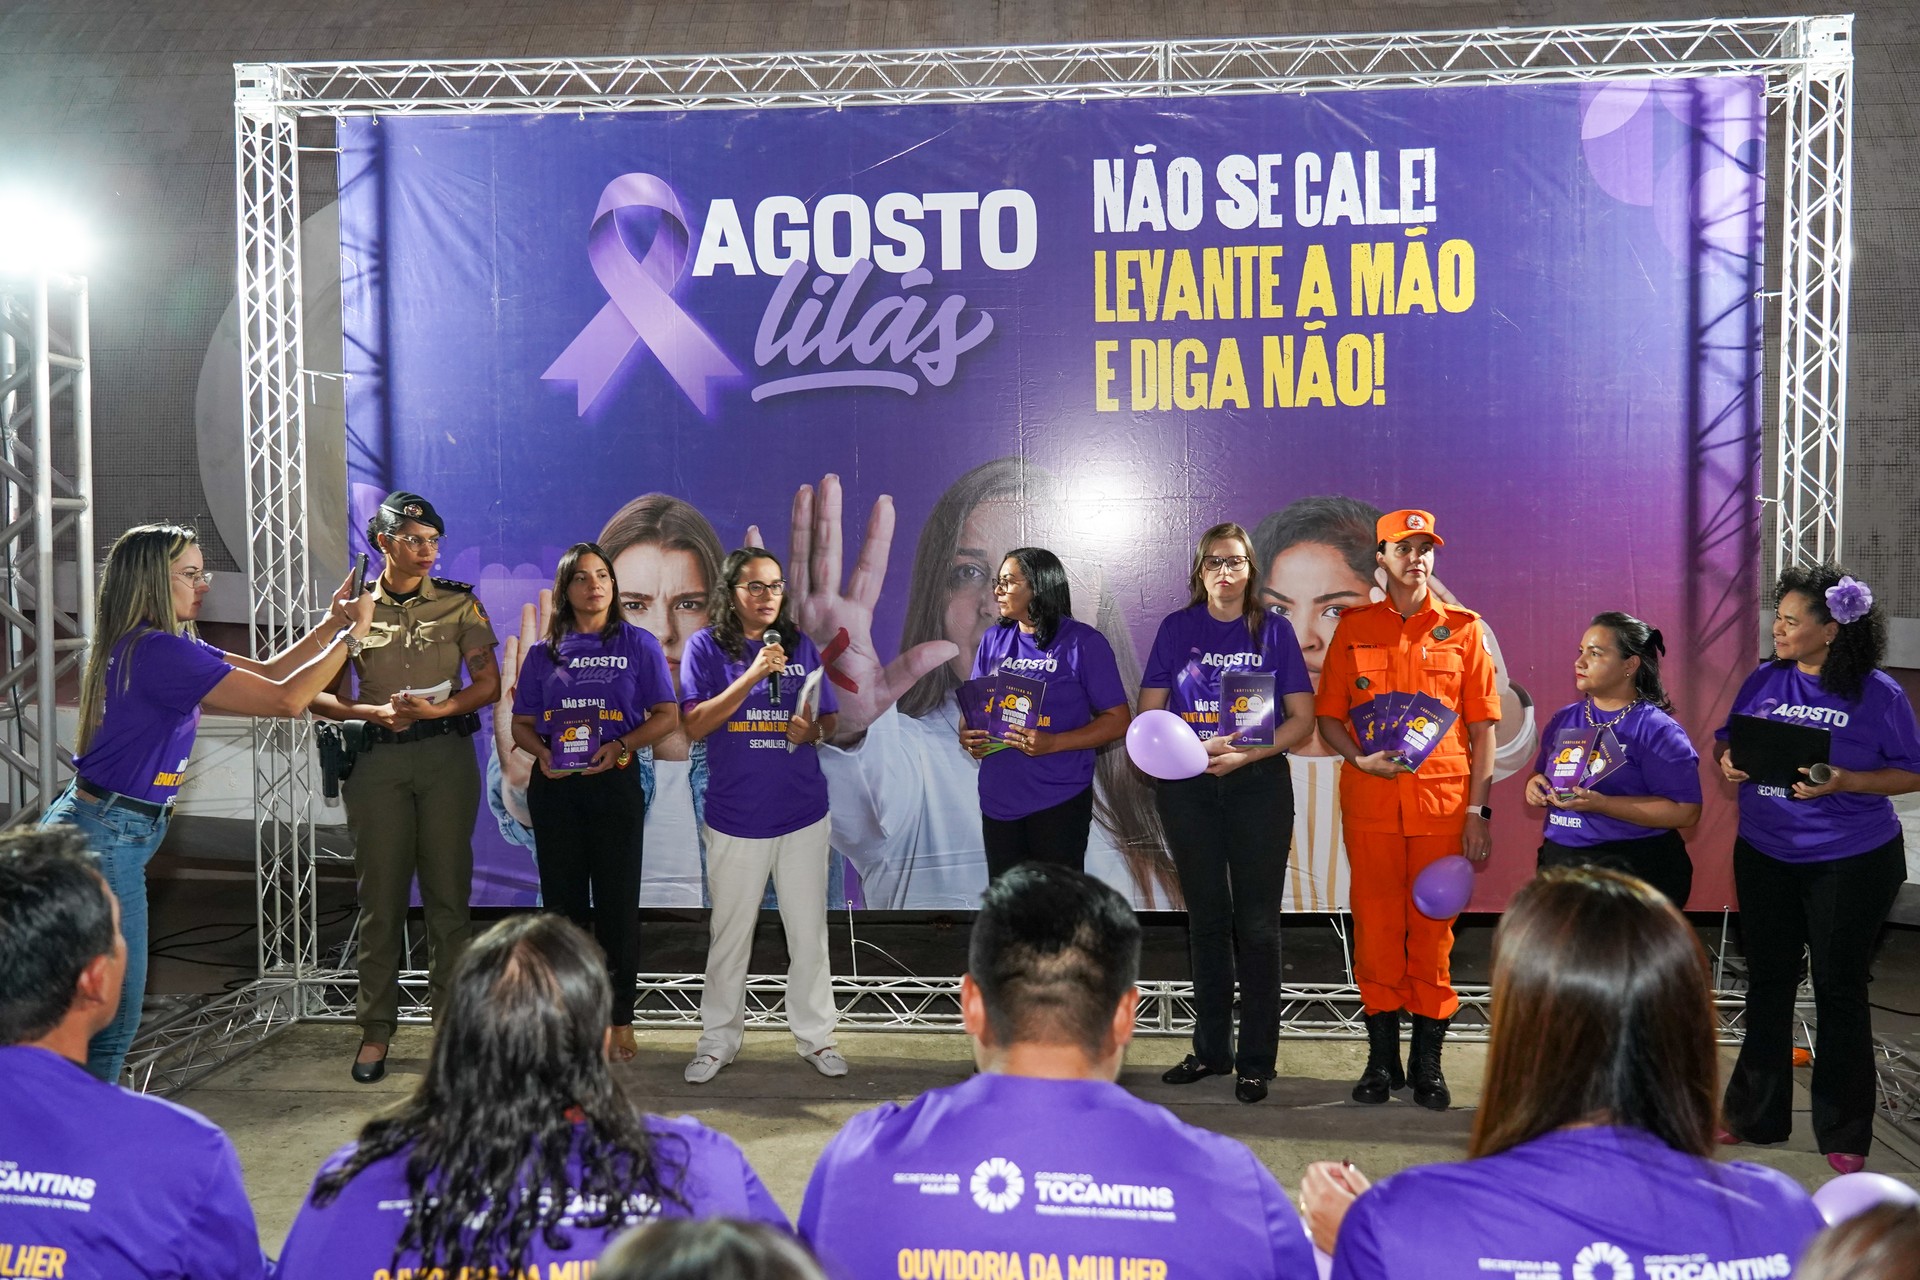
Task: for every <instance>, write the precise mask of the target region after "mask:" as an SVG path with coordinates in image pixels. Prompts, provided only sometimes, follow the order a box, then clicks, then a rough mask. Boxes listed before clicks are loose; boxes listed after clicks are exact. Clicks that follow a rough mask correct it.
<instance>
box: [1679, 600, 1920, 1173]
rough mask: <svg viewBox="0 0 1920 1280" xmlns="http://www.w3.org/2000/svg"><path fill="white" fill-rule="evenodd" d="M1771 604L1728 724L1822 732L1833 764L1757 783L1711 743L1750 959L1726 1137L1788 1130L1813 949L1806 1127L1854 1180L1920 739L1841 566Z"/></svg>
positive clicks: (1875, 630) (1870, 1105)
mask: <svg viewBox="0 0 1920 1280" xmlns="http://www.w3.org/2000/svg"><path fill="white" fill-rule="evenodd" d="M1773 598H1774V605H1775V607H1774V616H1773V656H1772V657H1771V658H1769V659H1768V660H1767V661H1765V662H1762V663H1761V664H1760V669H1759V670H1757V671H1755V672H1754V673H1753V674H1752V675H1750V676H1748V677H1747V680H1746V683H1745V684H1743V685H1741V686H1740V692H1739V693H1738V694H1736V695H1735V697H1734V699H1733V708H1732V712H1731V715H1747V716H1765V717H1767V718H1769V719H1774V720H1785V721H1788V722H1790V723H1796V724H1809V725H1818V726H1821V727H1823V728H1825V729H1827V730H1828V731H1829V732H1830V733H1831V734H1832V735H1833V737H1832V745H1831V747H1830V750H1829V757H1828V758H1829V761H1830V762H1831V770H1830V772H1829V771H1823V777H1822V780H1820V781H1817V782H1816V781H1815V780H1814V779H1813V777H1812V775H1811V772H1810V771H1809V770H1806V769H1803V770H1801V772H1802V773H1805V774H1808V777H1807V778H1806V780H1805V781H1802V782H1796V783H1794V784H1793V785H1792V786H1791V787H1777V786H1762V785H1760V784H1758V783H1756V782H1754V781H1753V780H1752V779H1750V778H1749V777H1748V776H1747V774H1746V773H1745V772H1744V771H1742V770H1741V769H1740V767H1739V764H1738V762H1737V761H1736V760H1735V759H1734V758H1733V755H1732V753H1731V752H1730V751H1729V750H1728V742H1727V734H1728V729H1729V727H1730V726H1731V724H1732V719H1731V716H1730V717H1729V719H1728V724H1727V725H1724V726H1722V727H1721V728H1720V729H1719V730H1718V731H1717V733H1716V734H1715V737H1717V738H1718V739H1719V742H1718V744H1717V745H1716V746H1715V748H1714V756H1715V758H1716V759H1717V760H1718V761H1719V764H1720V771H1721V773H1722V774H1724V775H1725V776H1726V779H1727V780H1728V781H1729V782H1733V783H1738V784H1739V787H1740V831H1739V836H1738V838H1737V839H1735V841H1734V845H1733V879H1734V887H1735V889H1736V890H1737V891H1738V893H1739V895H1740V932H1741V937H1742V939H1743V940H1744V945H1745V950H1746V954H1747V1012H1746V1027H1747V1038H1746V1041H1745V1043H1743V1044H1742V1045H1741V1047H1740V1060H1739V1062H1738V1063H1736V1064H1735V1066H1734V1068H1733V1074H1732V1076H1731V1077H1729V1079H1728V1080H1727V1095H1726V1103H1725V1122H1726V1128H1725V1130H1724V1131H1723V1132H1722V1133H1721V1135H1720V1140H1721V1141H1722V1142H1724V1143H1729V1144H1731V1143H1737V1142H1741V1141H1747V1142H1780V1141H1784V1140H1785V1139H1786V1137H1787V1135H1788V1134H1789V1133H1790V1132H1791V1131H1792V1129H1793V1001H1794V993H1795V991H1796V990H1797V989H1798V988H1799V985H1800V958H1801V955H1802V953H1803V952H1805V951H1807V950H1809V949H1811V951H1812V961H1813V998H1814V1005H1815V1007H1816V1008H1817V1010H1818V1011H1819V1026H1818V1028H1817V1029H1816V1030H1815V1033H1814V1037H1815V1038H1814V1051H1813V1082H1812V1092H1813V1132H1814V1137H1815V1138H1816V1139H1818V1141H1819V1143H1820V1150H1821V1151H1823V1152H1825V1153H1826V1156H1827V1163H1828V1164H1830V1165H1832V1166H1833V1168H1834V1169H1835V1171H1837V1172H1839V1173H1853V1172H1855V1171H1856V1170H1858V1169H1860V1168H1861V1167H1862V1166H1863V1165H1864V1164H1865V1163H1866V1155H1867V1148H1868V1147H1869V1146H1870V1145H1871V1144H1872V1142H1873V1109H1874V1070H1873V1023H1872V1018H1871V1014H1870V1012H1869V1010H1868V1006H1867V980H1868V977H1869V966H1870V964H1871V961H1872V958H1873V947H1874V942H1875V940H1876V939H1877V938H1878V937H1879V933H1880V926H1881V925H1882V924H1883V923H1885V921H1886V918H1887V912H1888V911H1889V910H1891V909H1892V907H1893V899H1894V895H1895V894H1897V893H1898V892H1899V891H1900V885H1901V884H1902V883H1903V882H1904V881H1905V880H1906V878H1907V860H1906V849H1905V845H1904V843H1903V841H1902V840H1901V835H1900V820H1899V818H1897V817H1896V816H1895V815H1894V812H1893V803H1892V801H1891V800H1889V799H1888V797H1890V796H1897V795H1902V794H1904V793H1906V792H1909V791H1915V790H1920V731H1916V728H1915V725H1914V718H1913V706H1912V704H1911V703H1909V702H1908V701H1907V695H1906V693H1905V692H1904V691H1903V690H1902V689H1901V688H1900V686H1899V685H1898V684H1896V683H1895V682H1894V680H1893V677H1891V676H1889V675H1887V674H1886V673H1885V672H1884V671H1881V670H1879V666H1880V661H1881V659H1882V658H1883V657H1885V656H1886V651H1887V623H1886V618H1885V616H1884V615H1883V613H1882V611H1881V609H1880V607H1879V606H1878V605H1876V604H1874V602H1873V593H1872V591H1870V590H1869V589H1868V588H1867V585H1866V584H1865V583H1863V582H1857V581H1855V580H1854V579H1853V578H1852V577H1850V576H1848V575H1847V574H1845V573H1843V572H1842V571H1841V570H1840V569H1839V568H1838V567H1837V566H1835V565H1831V564H1822V565H1811V566H1801V567H1795V568H1792V569H1788V570H1787V571H1786V572H1785V573H1783V574H1781V575H1780V581H1779V583H1778V585H1777V586H1776V587H1775V588H1774V593H1773Z"/></svg>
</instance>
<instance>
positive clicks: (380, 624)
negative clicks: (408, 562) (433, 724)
mask: <svg viewBox="0 0 1920 1280" xmlns="http://www.w3.org/2000/svg"><path fill="white" fill-rule="evenodd" d="M373 591H374V606H373V631H372V632H371V633H370V634H369V635H368V636H367V647H366V649H365V650H364V651H363V652H362V653H361V655H360V656H359V657H357V658H355V659H354V660H353V674H354V677H355V679H356V680H358V681H359V688H360V692H359V695H358V698H359V700H360V701H361V702H386V701H388V700H389V699H391V698H392V697H393V695H394V694H396V693H404V692H410V691H411V692H424V691H426V690H429V689H432V688H433V687H434V686H435V685H437V684H440V683H441V682H442V681H445V682H446V683H447V686H448V687H447V690H446V692H445V693H442V694H440V695H439V696H438V697H436V698H435V701H444V700H445V699H447V698H449V697H451V696H453V694H455V693H458V692H459V691H460V688H461V683H460V667H461V663H462V661H463V660H464V657H465V655H466V654H468V653H471V652H473V651H474V650H475V649H491V648H493V647H494V646H495V645H497V644H499V642H500V641H499V637H497V636H495V635H494V633H493V623H492V621H491V620H490V619H488V617H487V611H486V609H485V608H484V607H483V606H482V605H481V603H480V600H479V598H478V597H477V596H475V595H474V594H473V588H472V587H471V586H470V585H468V584H467V583H464V582H455V581H453V580H452V579H450V578H427V579H424V580H422V582H421V583H420V591H419V594H417V595H415V596H414V597H413V599H411V600H407V601H404V602H401V601H395V600H394V599H393V597H392V596H390V595H389V594H388V593H387V586H386V582H385V581H384V580H376V581H375V583H374V587H373Z"/></svg>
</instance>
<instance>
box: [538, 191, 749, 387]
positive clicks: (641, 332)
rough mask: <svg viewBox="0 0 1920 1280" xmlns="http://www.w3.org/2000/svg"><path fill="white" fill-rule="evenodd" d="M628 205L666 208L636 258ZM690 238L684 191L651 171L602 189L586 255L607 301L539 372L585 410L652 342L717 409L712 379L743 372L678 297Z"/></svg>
mask: <svg viewBox="0 0 1920 1280" xmlns="http://www.w3.org/2000/svg"><path fill="white" fill-rule="evenodd" d="M626 209H657V210H658V211H659V213H660V225H659V228H658V230H656V231H655V232H654V235H653V243H652V244H650V245H649V246H648V247H647V250H646V252H645V253H643V254H641V255H640V256H639V257H637V258H636V257H634V255H633V251H632V250H631V249H630V248H628V247H627V243H626V241H625V240H623V239H622V238H621V236H620V228H619V215H620V213H621V211H622V210H626ZM687 241H688V236H687V219H686V214H685V213H683V212H682V211H681V208H680V197H679V196H677V195H675V194H674V191H673V188H672V187H670V186H668V185H667V184H666V183H665V182H663V181H661V180H660V179H659V178H656V177H654V176H653V175H652V174H650V173H628V174H623V175H621V176H620V177H618V178H615V179H614V180H613V181H612V182H609V183H608V184H607V188H606V190H605V191H603V192H601V193H600V205H599V207H598V208H597V209H595V210H594V211H593V228H592V230H591V231H589V232H588V234H587V260H588V261H589V262H591V263H592V264H593V274H594V275H595V276H597V277H598V278H599V280H600V284H601V286H602V287H603V288H605V289H606V291H607V305H606V306H604V307H602V308H600V311H599V313H598V314H596V315H595V316H594V317H593V319H592V320H590V321H588V322H587V327H586V328H584V329H582V330H581V331H580V333H579V335H578V336H577V337H575V338H574V340H573V341H572V342H571V343H570V344H568V346H567V349H566V350H565V351H563V352H561V353H560V358H559V359H557V360H555V361H554V362H553V363H552V364H551V365H549V366H547V371H546V372H545V373H543V374H541V375H540V377H541V380H542V381H546V382H572V383H573V384H574V386H575V392H576V395H577V396H578V405H579V412H580V413H581V414H583V415H584V414H585V413H586V412H587V410H588V409H589V408H591V407H592V406H593V404H594V402H595V401H597V400H599V398H600V397H601V395H602V394H603V393H604V392H605V391H606V389H607V386H608V384H609V383H610V382H611V381H612V380H613V375H614V373H615V372H616V371H617V370H618V369H619V368H620V365H621V363H622V362H623V361H624V360H625V359H626V358H627V353H628V352H630V351H632V350H633V348H634V346H635V344H637V343H642V342H644V343H646V345H647V349H648V350H650V351H652V352H653V354H654V358H655V359H657V360H659V361H660V363H661V365H662V366H663V367H664V368H665V369H666V371H667V372H668V373H669V374H670V375H672V377H673V380H674V381H675V382H677V383H679V384H680V390H681V391H683V392H685V393H686V397H687V399H688V400H689V401H691V402H692V404H693V407H694V408H696V409H698V410H699V411H700V412H701V413H702V414H704V415H705V416H707V417H712V416H713V409H714V403H713V400H714V397H713V385H712V384H713V382H714V380H715V379H718V378H737V377H739V376H740V370H739V368H738V366H736V365H735V364H734V363H733V361H732V360H731V359H729V358H728V357H727V353H726V352H724V351H722V350H721V349H720V346H719V344H718V343H716V342H715V341H714V340H713V338H712V337H710V336H709V335H708V333H707V331H706V330H705V329H702V328H701V327H700V325H699V324H698V323H697V322H696V321H695V320H694V319H693V317H691V316H689V315H688V314H687V313H686V312H685V311H682V310H681V309H680V304H679V303H677V302H675V301H674V300H673V286H674V284H675V282H676V281H678V280H679V278H680V274H681V271H682V269H683V268H684V267H685V266H686V262H687Z"/></svg>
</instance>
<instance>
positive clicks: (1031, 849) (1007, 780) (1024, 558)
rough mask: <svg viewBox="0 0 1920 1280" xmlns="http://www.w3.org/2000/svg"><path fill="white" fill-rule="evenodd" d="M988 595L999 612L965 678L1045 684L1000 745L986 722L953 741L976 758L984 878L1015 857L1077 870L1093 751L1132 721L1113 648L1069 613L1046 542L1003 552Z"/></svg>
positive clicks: (1067, 593)
mask: <svg viewBox="0 0 1920 1280" xmlns="http://www.w3.org/2000/svg"><path fill="white" fill-rule="evenodd" d="M993 598H994V602H995V604H997V605H998V606H999V609H1000V618H999V620H998V621H997V622H996V623H995V624H994V625H993V626H991V627H988V628H987V631H986V634H985V635H983V636H981V637H980V647H979V649H978V650H976V651H975V653H974V656H973V678H974V679H975V680H981V679H986V678H989V677H993V676H1011V677H1013V678H1015V679H1018V680H1024V681H1030V682H1035V683H1038V684H1043V685H1045V686H1046V691H1045V692H1044V693H1043V694H1041V696H1040V706H1039V710H1038V712H1037V713H1036V714H1035V715H1034V717H1033V719H1034V721H1035V723H1032V724H1029V725H1027V726H1026V727H1025V728H1017V729H1012V730H1009V731H1008V732H1007V733H1006V734H1005V736H1004V738H1003V739H1002V740H1001V741H1002V742H1003V743H1004V747H1001V746H1000V744H999V743H996V742H995V741H994V740H993V737H992V735H991V734H989V733H988V732H987V731H986V730H984V729H962V730H961V731H960V745H961V746H962V747H964V748H965V749H966V750H967V752H968V753H969V754H971V755H972V756H973V757H974V758H975V759H976V760H979V761H980V828H981V836H982V839H983V842H984V843H985V845H986V853H987V878H988V879H989V880H993V879H995V878H997V877H998V876H1000V875H1001V873H1003V872H1005V871H1007V870H1009V869H1010V868H1012V867H1015V866H1018V865H1019V864H1020V863H1022V862H1052V863H1057V864H1060V865H1062V866H1068V867H1072V868H1073V869H1074V870H1075V871H1084V870H1085V869H1086V865H1085V864H1086V857H1087V836H1088V833H1089V832H1090V831H1091V829H1092V827H1093V800H1094V795H1093V764H1094V753H1095V752H1096V751H1097V750H1098V749H1099V748H1101V747H1103V746H1105V745H1106V744H1108V743H1109V742H1112V741H1114V740H1115V739H1116V738H1119V737H1120V736H1121V735H1122V734H1124V733H1126V731H1127V725H1128V723H1129V722H1130V721H1132V719H1133V709H1132V708H1131V707H1129V706H1128V705H1127V690H1126V686H1125V685H1123V684H1121V682H1120V668H1119V665H1118V664H1117V663H1116V662H1115V661H1114V656H1113V646H1112V645H1111V644H1109V643H1108V642H1107V638H1106V637H1105V636H1103V635H1101V634H1100V632H1099V631H1098V630H1096V629H1094V628H1093V627H1090V626H1088V625H1087V624H1086V623H1084V622H1081V621H1080V620H1079V619H1077V618H1075V617H1074V616H1073V594H1072V592H1071V590H1070V589H1069V588H1068V586H1067V570H1066V566H1064V565H1062V564H1061V563H1060V557H1058V556H1056V555H1054V554H1053V552H1051V551H1048V550H1046V549H1045V548H1042V547H1016V548H1014V549H1013V550H1012V551H1009V552H1007V554H1006V555H1005V556H1004V557H1003V558H1002V559H1001V561H1000V572H999V573H998V575H997V576H996V577H995V578H994V583H993ZM996 748H998V749H996ZM1006 748H1011V749H1010V750H1009V749H1006Z"/></svg>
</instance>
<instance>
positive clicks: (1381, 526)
mask: <svg viewBox="0 0 1920 1280" xmlns="http://www.w3.org/2000/svg"><path fill="white" fill-rule="evenodd" d="M1415 534H1423V535H1425V536H1426V537H1429V538H1432V539H1433V545H1434V546H1436V547H1444V546H1446V545H1447V543H1446V539H1444V538H1442V537H1441V536H1440V535H1439V534H1438V533H1436V532H1434V528H1433V512H1431V511H1419V510H1415V509H1412V508H1409V509H1408V510H1405V511H1389V512H1387V514H1385V515H1383V516H1381V517H1380V519H1379V520H1377V521H1375V522H1374V526H1373V536H1374V538H1375V540H1376V541H1379V542H1399V541H1401V540H1402V539H1404V538H1411V537H1413V536H1414V535H1415Z"/></svg>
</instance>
